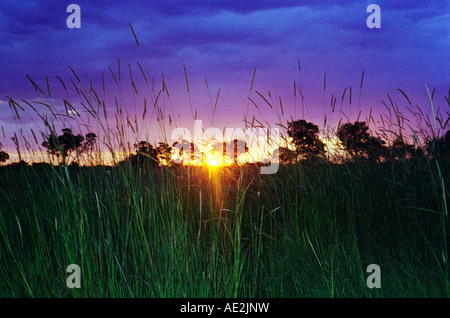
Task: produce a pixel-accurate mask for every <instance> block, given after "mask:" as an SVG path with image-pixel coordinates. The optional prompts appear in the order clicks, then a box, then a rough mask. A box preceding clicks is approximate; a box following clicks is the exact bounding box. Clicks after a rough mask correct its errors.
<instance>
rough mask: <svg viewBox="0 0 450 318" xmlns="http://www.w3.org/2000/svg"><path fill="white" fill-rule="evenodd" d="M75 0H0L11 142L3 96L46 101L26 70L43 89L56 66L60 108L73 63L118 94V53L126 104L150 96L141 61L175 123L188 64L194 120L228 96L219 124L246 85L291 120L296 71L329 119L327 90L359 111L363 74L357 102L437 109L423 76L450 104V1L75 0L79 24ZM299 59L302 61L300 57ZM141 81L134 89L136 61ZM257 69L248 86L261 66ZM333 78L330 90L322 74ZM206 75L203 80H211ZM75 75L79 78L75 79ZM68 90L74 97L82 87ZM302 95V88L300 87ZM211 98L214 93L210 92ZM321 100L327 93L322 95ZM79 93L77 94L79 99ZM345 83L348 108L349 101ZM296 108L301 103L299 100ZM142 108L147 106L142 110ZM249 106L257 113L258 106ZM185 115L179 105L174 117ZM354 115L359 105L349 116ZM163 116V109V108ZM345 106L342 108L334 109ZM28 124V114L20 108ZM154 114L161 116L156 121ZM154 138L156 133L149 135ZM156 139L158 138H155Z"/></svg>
mask: <svg viewBox="0 0 450 318" xmlns="http://www.w3.org/2000/svg"><path fill="white" fill-rule="evenodd" d="M70 3H73V2H71V1H68V2H66V1H20V2H19V1H8V0H3V1H1V3H0V43H1V49H0V61H1V64H0V125H1V126H3V128H4V130H5V135H6V138H3V135H2V134H0V142H2V143H3V144H4V145H5V147H6V146H8V145H10V144H11V142H10V137H11V135H12V134H13V133H14V131H16V130H17V129H18V127H17V126H16V124H15V123H14V122H13V121H12V114H11V111H10V109H9V107H8V104H7V97H6V96H10V97H11V98H14V99H16V100H20V99H22V98H23V99H27V100H40V99H39V98H41V97H42V96H40V95H39V94H38V93H37V92H35V90H34V89H33V87H32V86H31V84H30V82H29V81H28V79H27V78H26V76H25V74H28V75H30V76H31V78H33V79H34V80H35V81H36V82H37V83H38V84H39V85H40V86H41V87H42V88H43V89H44V88H45V89H46V83H45V77H46V76H48V78H49V81H50V87H51V89H52V103H53V104H54V107H56V108H58V107H59V108H61V105H62V103H61V98H67V96H66V95H65V93H64V94H63V92H62V91H61V88H62V86H61V84H60V83H59V81H58V79H57V78H56V75H59V76H60V77H61V78H62V79H63V80H64V81H65V82H66V85H68V86H69V84H70V80H69V78H72V79H73V80H75V77H74V75H73V74H72V72H71V71H70V69H69V68H68V66H69V65H70V66H72V67H73V69H74V70H75V71H76V72H77V74H78V76H79V77H80V79H81V80H82V82H83V83H87V84H85V85H89V82H90V81H91V80H92V81H93V84H94V86H95V88H96V90H97V91H101V90H102V88H101V87H102V85H101V77H102V75H101V74H102V72H104V75H105V80H106V84H107V93H106V94H105V95H104V96H101V98H102V99H103V98H105V99H106V104H107V105H111V107H112V103H113V101H114V96H119V95H117V94H119V91H118V88H117V86H116V85H115V83H114V81H113V79H112V76H111V73H110V71H109V69H108V66H110V67H111V69H112V70H113V71H114V72H115V73H116V76H117V75H118V74H117V73H118V61H117V59H118V57H120V61H121V77H122V80H121V81H122V82H121V91H120V93H121V94H122V96H121V102H122V103H123V105H126V106H124V107H126V108H127V109H128V110H129V111H130V112H133V111H134V109H135V107H136V109H140V110H141V109H142V105H143V98H144V97H146V98H147V99H148V100H151V97H150V92H149V90H148V88H145V86H144V85H143V84H144V83H145V82H144V80H143V77H142V75H141V73H140V71H139V68H138V66H137V64H136V61H139V62H140V64H141V65H143V66H144V68H145V71H146V72H148V73H147V76H148V77H149V78H151V79H153V81H154V83H155V90H156V91H159V89H160V88H161V86H162V85H161V74H162V73H164V78H165V81H166V84H167V87H168V89H169V92H170V94H171V95H170V99H169V98H166V99H161V101H160V102H161V103H164V105H165V107H166V109H167V113H171V112H172V110H173V113H172V114H173V115H172V116H174V115H175V117H178V120H179V122H178V124H179V125H185V126H189V122H190V123H192V116H191V111H190V106H189V98H188V95H187V91H186V83H185V79H184V70H183V64H185V65H186V68H187V72H188V76H189V81H190V83H189V84H190V88H191V100H192V104H193V107H194V108H195V109H197V110H198V115H197V117H198V119H202V120H203V121H204V122H208V120H209V119H211V112H210V109H211V103H212V104H214V102H215V99H216V95H217V91H218V89H219V88H220V97H219V102H218V106H217V111H216V114H215V119H216V122H215V126H217V127H219V128H222V127H224V126H240V127H242V120H243V114H244V113H246V110H247V107H248V105H249V100H248V96H249V94H250V97H251V98H252V99H253V100H254V101H255V102H257V103H258V105H260V109H261V113H262V114H263V115H264V116H265V117H266V119H267V120H269V121H270V122H272V123H274V122H275V121H277V119H276V117H275V116H274V113H273V111H272V110H271V109H270V108H268V107H266V106H267V105H265V102H264V101H263V99H262V98H261V97H259V96H258V95H257V93H256V92H255V91H256V90H258V91H259V92H261V93H262V94H263V95H264V96H265V97H266V98H268V99H269V96H268V91H270V93H271V96H272V100H273V101H274V103H275V102H276V101H277V100H279V97H281V98H282V101H283V108H284V119H288V118H289V116H290V115H292V116H294V114H295V113H296V115H297V116H296V117H297V118H300V117H301V113H302V111H301V102H300V99H299V96H297V100H296V99H295V98H294V96H293V87H294V86H293V85H294V84H293V82H294V80H295V81H297V83H300V81H301V83H302V88H303V92H304V97H305V105H306V107H307V108H305V117H306V119H307V120H312V121H314V122H315V123H316V124H319V125H320V124H322V123H323V108H324V107H323V106H324V105H325V107H326V112H329V105H330V100H331V96H332V95H333V94H334V96H337V100H338V101H337V106H336V107H337V108H339V106H340V104H341V101H340V99H341V96H342V93H343V91H344V89H345V88H348V89H349V88H350V87H352V91H353V102H352V106H351V107H352V108H353V113H354V114H352V117H355V116H356V112H357V110H356V109H357V107H358V100H359V94H360V90H359V85H360V80H361V73H362V71H364V74H365V75H364V86H363V90H362V92H361V102H360V107H361V110H362V112H363V114H365V113H368V112H369V109H370V108H373V109H374V112H376V111H383V109H384V106H383V105H382V103H381V101H385V102H388V101H389V100H388V97H387V95H386V94H387V93H389V94H390V95H391V97H393V99H394V101H395V102H398V103H399V106H401V105H403V104H406V103H407V102H406V99H405V98H404V97H403V96H402V95H401V93H400V92H399V91H397V89H398V88H400V89H402V90H403V91H404V92H405V93H406V94H407V95H408V97H409V99H410V100H411V102H412V104H413V105H416V104H417V105H419V107H421V108H422V109H424V110H427V111H428V109H429V107H430V106H429V102H428V97H427V92H426V88H425V84H426V85H427V86H428V87H429V88H430V90H431V89H433V88H434V87H436V90H435V97H434V102H435V104H436V105H437V106H442V107H444V106H445V103H446V102H445V99H444V96H447V95H448V90H449V79H450V76H449V75H450V74H449V73H450V67H449V66H450V65H449V61H450V56H449V52H450V46H449V43H450V22H449V21H450V10H449V2H448V1H446V0H444V1H424V0H421V1H413V0H409V1H368V2H365V1H292V0H283V1H274V0H271V1H269V0H267V1H266V0H251V1H250V0H240V1H235V0H229V1H190V0H178V1H177V0H163V1H76V2H75V3H77V4H78V5H79V6H80V7H81V29H69V28H67V27H66V18H67V16H68V15H69V13H66V7H67V6H68V5H69V4H70ZM370 3H376V4H378V5H379V6H380V8H381V29H369V28H367V26H366V19H367V17H368V16H369V13H366V7H367V6H368V5H369V4H370ZM128 22H131V24H132V25H133V27H134V30H135V32H136V34H137V37H138V39H139V42H140V44H141V48H140V49H139V48H138V47H137V45H136V43H135V40H134V38H133V35H132V33H131V31H130V28H129V26H128ZM298 59H299V60H300V62H301V66H302V70H301V73H300V72H299V70H298V66H297V60H298ZM128 64H130V66H131V69H132V72H133V78H134V80H135V82H136V85H137V87H138V90H139V94H138V96H133V93H132V90H131V85H130V76H129V70H128ZM255 67H256V77H255V82H254V87H253V92H251V93H250V92H249V89H250V83H251V79H252V74H253V70H254V68H255ZM325 72H326V78H327V84H326V91H325V95H324V90H323V81H324V73H325ZM205 77H206V78H207V80H208V84H209V89H210V90H209V92H208V90H207V89H206V85H205V80H204V78H205ZM70 86H71V84H70ZM70 95H71V96H72V98H74V97H76V96H77V95H76V93H74V90H72V91H71V93H70ZM297 95H298V94H297ZM210 100H211V101H212V102H210ZM324 100H325V102H324ZM72 101H73V102H74V103H76V101H77V99H76V98H74V99H73V100H72ZM349 107H350V106H349V104H348V91H347V97H346V99H345V100H344V102H343V111H346V112H347V111H348V110H349ZM295 108H296V109H295ZM138 113H139V112H138ZM250 114H256V115H258V114H260V113H259V112H258V111H257V110H256V109H255V107H253V106H251V111H250ZM178 115H179V116H178ZM353 115H355V116H353ZM155 116H156V115H155ZM336 116H337V115H336ZM21 124H22V125H25V126H23V127H25V128H29V127H32V121H31V120H28V121H27V120H26V119H22V122H21ZM149 125H150V126H151V125H153V126H152V127H154V126H155V125H156V122H155V121H153V123H151V124H149ZM153 138H156V139H158V137H153ZM153 138H152V139H153Z"/></svg>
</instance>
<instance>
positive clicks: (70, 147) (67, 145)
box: [42, 128, 97, 164]
mask: <svg viewBox="0 0 450 318" xmlns="http://www.w3.org/2000/svg"><path fill="white" fill-rule="evenodd" d="M62 132H63V134H62V135H60V136H58V135H56V133H55V132H53V131H52V132H51V133H50V135H49V136H48V137H46V140H45V141H44V142H43V143H42V146H44V147H45V148H47V152H48V153H49V154H51V155H54V156H56V157H62V163H64V164H67V163H68V158H69V157H70V155H71V154H72V153H73V152H74V151H75V152H78V153H82V152H83V151H87V150H92V149H93V147H94V144H95V143H96V141H97V136H96V135H95V134H94V133H88V134H86V141H85V137H83V136H82V135H81V134H78V135H74V134H73V132H72V129H70V128H63V129H62ZM83 141H85V142H84V143H83Z"/></svg>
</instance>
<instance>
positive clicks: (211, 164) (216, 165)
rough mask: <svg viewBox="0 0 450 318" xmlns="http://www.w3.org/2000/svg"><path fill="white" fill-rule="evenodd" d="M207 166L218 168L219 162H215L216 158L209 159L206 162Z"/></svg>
mask: <svg viewBox="0 0 450 318" xmlns="http://www.w3.org/2000/svg"><path fill="white" fill-rule="evenodd" d="M207 163H208V166H210V167H218V166H219V160H217V158H214V157H210V158H208V160H207Z"/></svg>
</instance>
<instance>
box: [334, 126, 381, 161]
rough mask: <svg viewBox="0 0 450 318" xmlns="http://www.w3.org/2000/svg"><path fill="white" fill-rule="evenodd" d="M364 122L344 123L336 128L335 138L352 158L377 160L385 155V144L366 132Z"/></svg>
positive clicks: (366, 128)
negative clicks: (336, 137)
mask: <svg viewBox="0 0 450 318" xmlns="http://www.w3.org/2000/svg"><path fill="white" fill-rule="evenodd" d="M368 130H369V127H367V125H366V123H365V122H361V121H356V122H355V123H353V124H352V123H346V124H344V125H342V126H340V127H339V128H338V131H337V136H338V138H339V140H340V141H341V142H342V144H343V145H344V148H345V150H346V151H347V152H348V153H349V154H350V155H351V156H352V157H353V158H367V159H369V160H377V159H379V158H380V157H381V156H382V155H383V154H384V153H385V150H386V149H385V147H384V144H385V142H384V141H383V140H381V139H380V138H377V137H373V136H371V135H370V134H369V132H368Z"/></svg>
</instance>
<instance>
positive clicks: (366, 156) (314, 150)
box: [0, 119, 450, 166]
mask: <svg viewBox="0 0 450 318" xmlns="http://www.w3.org/2000/svg"><path fill="white" fill-rule="evenodd" d="M286 128H287V136H285V137H289V138H290V140H289V141H290V143H291V144H292V147H290V148H288V147H280V148H279V149H278V155H279V161H280V162H281V163H285V164H294V163H299V162H303V161H324V160H327V150H326V145H325V143H324V142H323V141H322V140H321V139H320V138H319V127H318V126H317V125H315V124H314V123H311V122H307V121H305V120H303V119H300V120H295V121H291V122H288V123H287V127H286ZM336 136H337V138H338V139H339V141H340V142H341V144H342V146H343V150H344V151H345V153H346V155H347V158H348V159H350V160H354V161H361V160H366V161H376V162H380V161H386V160H399V159H413V158H421V157H423V156H425V155H427V156H429V157H432V158H436V157H437V158H441V157H442V158H443V157H448V156H449V154H450V130H448V131H447V132H446V133H445V134H444V135H443V136H441V137H434V138H428V139H427V140H426V141H425V143H424V144H423V145H418V144H409V143H408V142H406V141H405V138H404V137H403V136H402V135H401V134H400V135H397V136H396V138H395V139H394V140H393V141H392V142H391V143H390V144H389V145H388V144H386V142H385V141H384V140H382V139H381V138H379V137H375V136H372V135H370V133H369V127H368V126H367V124H366V123H365V122H362V121H356V122H354V123H345V124H343V125H340V126H339V128H338V130H337V133H336ZM96 143H97V136H96V135H95V134H94V133H92V132H90V133H88V134H86V135H85V136H83V135H81V134H77V135H75V134H74V133H73V131H72V130H71V129H70V128H64V129H62V134H61V135H57V134H56V133H55V132H52V133H51V134H50V135H48V136H45V140H44V141H43V142H42V146H43V147H44V148H46V149H47V153H48V154H50V155H52V156H54V157H56V158H57V160H58V161H59V163H60V164H62V165H71V166H73V165H78V162H77V158H78V157H79V155H81V154H83V153H91V152H92V151H93V150H94V148H95V145H96ZM217 146H219V147H217ZM175 148H177V149H178V153H179V155H180V156H181V157H182V156H183V151H186V150H187V151H186V152H189V153H190V156H188V158H187V159H190V160H195V159H198V160H200V161H202V162H203V155H204V153H202V152H200V151H198V147H197V146H196V145H195V144H194V143H192V142H188V141H186V140H183V141H182V142H181V143H179V142H175V143H173V144H172V145H169V144H167V143H163V142H159V143H158V145H157V146H154V145H152V144H151V143H149V142H148V141H144V140H143V141H140V142H138V143H137V144H134V153H133V154H131V155H129V156H128V157H127V158H126V159H125V160H123V161H121V162H119V164H131V165H142V164H147V165H152V166H157V165H160V164H163V165H169V166H170V165H178V164H182V160H183V159H181V160H180V161H177V162H176V163H175V162H173V160H172V152H173V150H174V149H175ZM216 148H220V149H222V151H223V153H222V155H223V156H224V157H225V156H229V158H232V159H233V163H234V164H237V163H238V161H237V158H238V155H240V154H246V153H247V152H248V150H249V148H248V146H247V145H246V144H245V142H244V141H242V140H238V139H234V140H232V141H231V142H230V143H228V144H227V143H226V142H223V143H222V144H216V145H215V146H214V149H216ZM227 149H233V153H231V154H228V153H227ZM9 158H10V156H9V154H8V153H6V152H5V151H0V163H5V162H6V161H7V160H9ZM184 159H186V158H184ZM11 165H13V166H26V165H28V164H27V163H26V162H25V161H23V160H21V161H20V162H19V163H12V164H11ZM33 165H34V166H37V165H38V164H36V163H34V164H33ZM40 165H44V164H40Z"/></svg>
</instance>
